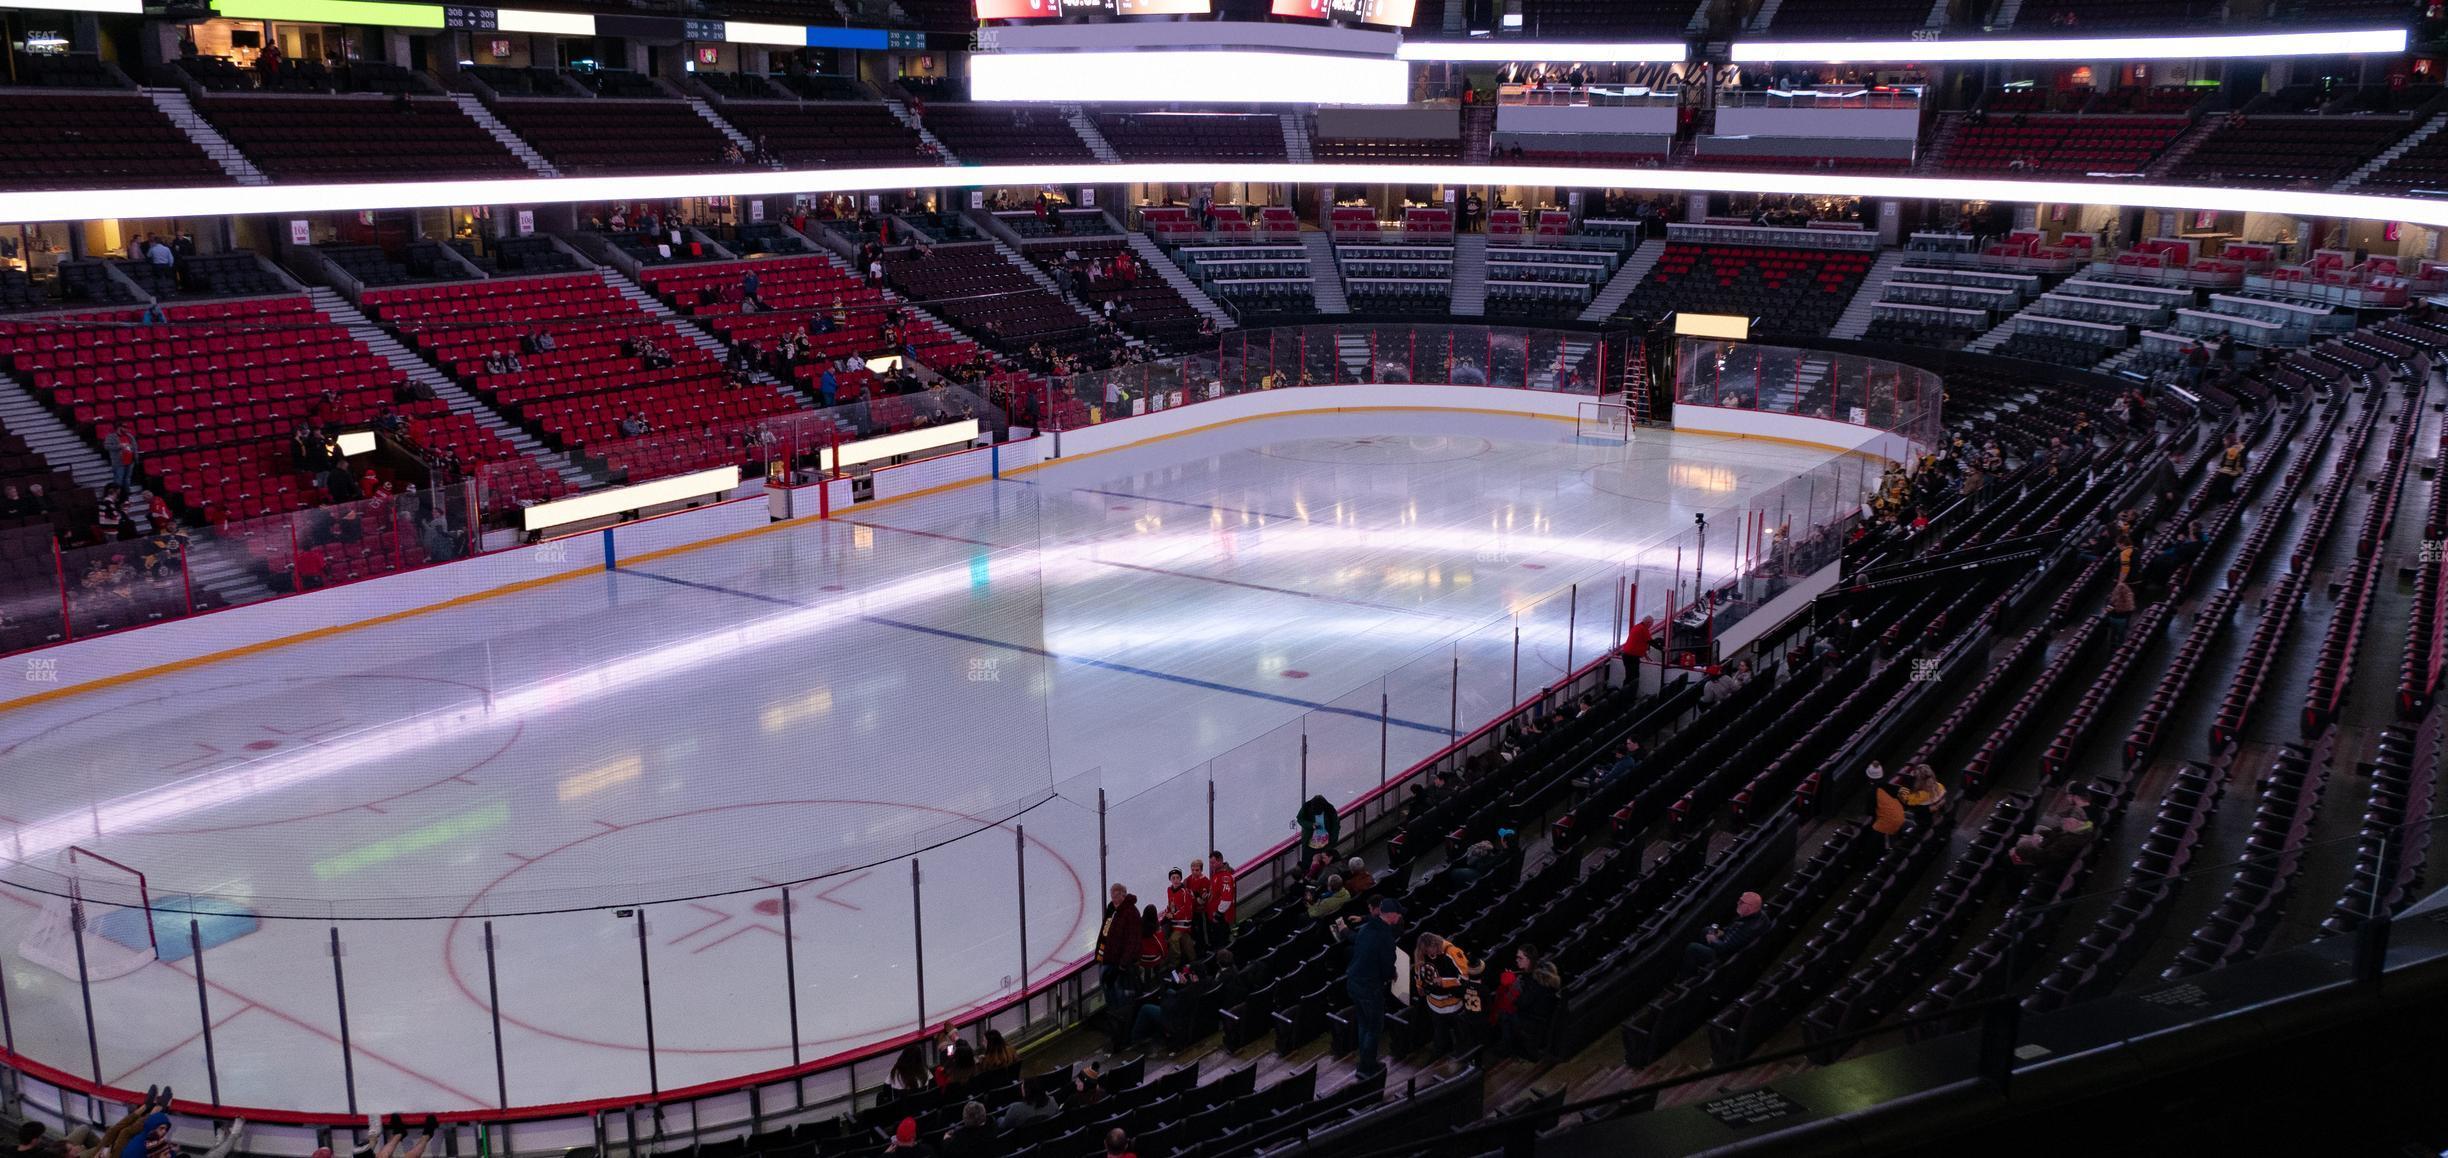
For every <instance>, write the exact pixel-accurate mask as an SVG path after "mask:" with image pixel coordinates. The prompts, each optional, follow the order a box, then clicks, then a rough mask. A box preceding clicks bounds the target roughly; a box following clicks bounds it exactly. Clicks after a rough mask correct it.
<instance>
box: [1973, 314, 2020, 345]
mask: <svg viewBox="0 0 2448 1158" xmlns="http://www.w3.org/2000/svg"><path fill="white" fill-rule="evenodd" d="M2017 316H2018V315H2017V314H2008V315H2006V316H2005V317H2003V318H2000V319H1998V324H1996V325H1994V326H1991V327H1989V329H1988V331H1987V332H1986V333H1983V334H1982V335H1981V336H1980V337H1977V338H1974V339H1972V340H1971V341H1969V342H1966V343H1964V353H1967V354H1987V353H1991V352H1993V351H1995V350H1996V349H1997V348H1998V347H2000V346H2003V345H2005V344H2006V339H2008V338H2011V337H2014V332H2015V318H2016V317H2017Z"/></svg>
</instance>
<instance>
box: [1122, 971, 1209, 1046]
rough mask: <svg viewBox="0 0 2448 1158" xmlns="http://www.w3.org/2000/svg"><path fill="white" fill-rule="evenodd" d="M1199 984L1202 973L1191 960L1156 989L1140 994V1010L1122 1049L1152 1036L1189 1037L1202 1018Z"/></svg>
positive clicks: (1166, 976) (1179, 1038) (1164, 979)
mask: <svg viewBox="0 0 2448 1158" xmlns="http://www.w3.org/2000/svg"><path fill="white" fill-rule="evenodd" d="M1198 985H1199V976H1198V973H1197V971H1196V970H1194V969H1192V968H1191V967H1190V964H1189V963H1188V962H1182V963H1180V964H1178V965H1175V966H1174V967H1173V968H1172V969H1170V970H1168V971H1167V972H1166V973H1165V975H1164V978H1163V979H1162V980H1161V981H1159V982H1157V984H1156V986H1155V988H1153V989H1150V990H1148V991H1147V992H1146V993H1144V994H1141V995H1140V998H1139V1010H1138V1013H1137V1015H1136V1016H1135V1017H1134V1018H1133V1020H1132V1022H1131V1027H1130V1032H1129V1034H1128V1036H1126V1037H1124V1038H1123V1039H1121V1042H1122V1044H1121V1048H1124V1049H1128V1048H1130V1047H1131V1046H1134V1045H1137V1044H1139V1043H1140V1042H1143V1041H1147V1040H1149V1039H1151V1038H1155V1039H1162V1040H1165V1041H1168V1042H1179V1041H1182V1040H1183V1039H1185V1038H1187V1037H1188V1036H1189V1033H1190V1029H1191V1028H1192V1023H1193V1022H1195V1021H1196V1020H1197V1018H1198Z"/></svg>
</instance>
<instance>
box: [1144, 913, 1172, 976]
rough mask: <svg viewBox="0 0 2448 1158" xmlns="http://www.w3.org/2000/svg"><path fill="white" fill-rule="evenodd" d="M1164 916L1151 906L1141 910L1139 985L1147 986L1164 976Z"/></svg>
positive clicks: (1165, 951)
mask: <svg viewBox="0 0 2448 1158" xmlns="http://www.w3.org/2000/svg"><path fill="white" fill-rule="evenodd" d="M1167 951H1168V950H1167V948H1166V946H1165V929H1164V915H1163V914H1161V913H1158V912H1157V911H1156V906H1154V905H1149V906H1147V907H1145V908H1142V909H1140V910H1139V972H1138V977H1139V983H1140V984H1141V985H1147V984H1151V983H1153V982H1154V981H1155V980H1156V978H1158V977H1159V976H1162V975H1163V973H1164V967H1165V956H1166V953H1167Z"/></svg>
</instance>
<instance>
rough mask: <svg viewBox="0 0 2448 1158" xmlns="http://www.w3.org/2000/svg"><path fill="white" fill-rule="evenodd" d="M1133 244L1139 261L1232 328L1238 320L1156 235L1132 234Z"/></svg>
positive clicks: (1222, 326) (1211, 317) (1194, 304)
mask: <svg viewBox="0 0 2448 1158" xmlns="http://www.w3.org/2000/svg"><path fill="white" fill-rule="evenodd" d="M1130 247H1131V252H1132V253H1135V254H1137V255H1139V264H1141V265H1144V266H1146V267H1147V268H1149V269H1152V270H1155V271H1156V275H1157V276H1158V277H1161V278H1163V279H1164V282H1165V284H1166V285H1169V286H1172V287H1173V292H1174V293H1177V294H1180V295H1181V296H1182V300H1184V301H1187V302H1189V303H1190V305H1191V306H1192V307H1193V308H1195V309H1197V310H1198V312H1199V313H1201V314H1204V315H1206V317H1207V320H1208V321H1211V322H1214V323H1215V327H1216V328H1217V329H1219V330H1224V329H1230V328H1232V327H1233V326H1234V325H1236V324H1237V323H1235V322H1234V321H1233V317H1232V315H1231V314H1229V313H1227V312H1225V310H1224V307H1222V306H1220V305H1217V304H1216V300H1215V299H1214V298H1211V297H1208V296H1207V291H1206V290H1203V289H1200V288H1199V286H1198V283H1197V282H1194V281H1192V280H1190V275H1189V274H1186V273H1183V272H1182V269H1181V267H1180V266H1178V265H1175V264H1173V259H1172V258H1169V257H1166V256H1165V251H1164V247H1163V246H1160V245H1158V244H1156V240H1155V239H1154V238H1152V237H1149V236H1148V235H1147V234H1144V233H1133V234H1131V235H1130Z"/></svg>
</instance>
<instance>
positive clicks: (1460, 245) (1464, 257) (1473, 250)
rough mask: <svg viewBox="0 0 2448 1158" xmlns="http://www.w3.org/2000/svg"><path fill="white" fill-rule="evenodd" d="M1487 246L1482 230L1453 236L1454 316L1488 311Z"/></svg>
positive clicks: (1474, 315)
mask: <svg viewBox="0 0 2448 1158" xmlns="http://www.w3.org/2000/svg"><path fill="white" fill-rule="evenodd" d="M1487 245H1488V239H1487V234H1484V233H1464V234H1460V235H1457V236H1456V237H1455V238H1454V257H1453V315H1454V316H1455V317H1457V318H1476V317H1483V316H1485V315H1486V314H1487Z"/></svg>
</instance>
